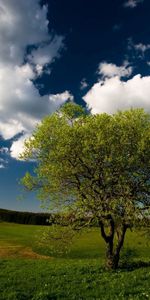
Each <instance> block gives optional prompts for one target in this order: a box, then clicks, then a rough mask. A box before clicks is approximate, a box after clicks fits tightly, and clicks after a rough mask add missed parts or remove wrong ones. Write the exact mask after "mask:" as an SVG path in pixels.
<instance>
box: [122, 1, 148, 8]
mask: <svg viewBox="0 0 150 300" xmlns="http://www.w3.org/2000/svg"><path fill="white" fill-rule="evenodd" d="M143 1H144V0H128V1H126V2H125V3H124V7H129V8H135V7H137V5H138V4H140V3H142V2H143Z"/></svg>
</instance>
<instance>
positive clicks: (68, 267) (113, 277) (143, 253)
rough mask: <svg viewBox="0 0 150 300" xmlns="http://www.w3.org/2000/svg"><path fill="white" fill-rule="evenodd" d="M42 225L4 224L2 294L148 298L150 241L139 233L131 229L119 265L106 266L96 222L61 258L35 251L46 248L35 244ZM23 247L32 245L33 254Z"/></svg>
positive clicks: (0, 228)
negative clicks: (46, 257)
mask: <svg viewBox="0 0 150 300" xmlns="http://www.w3.org/2000/svg"><path fill="white" fill-rule="evenodd" d="M41 230H43V227H42V226H31V225H18V224H10V223H9V224H8V223H1V224H0V249H2V251H1V253H2V256H3V257H2V256H1V259H0V300H24V299H25V300H48V299H53V300H55V299H68V300H71V299H76V300H80V299H85V300H86V299H91V300H92V299H110V300H114V299H117V300H118V299H130V300H131V299H138V300H141V299H150V287H149V282H150V264H149V263H150V260H149V245H148V242H147V240H146V239H145V237H144V236H143V235H142V234H141V233H139V232H133V233H132V232H129V233H128V235H127V237H126V241H125V249H124V250H123V252H124V253H123V254H124V255H123V260H122V264H121V267H120V268H119V269H118V271H116V272H107V271H106V270H105V269H104V266H103V262H104V251H105V245H104V243H103V240H102V239H101V238H100V235H99V230H98V228H96V229H95V228H94V229H91V230H90V231H89V232H87V233H85V232H84V233H83V234H82V235H81V236H80V237H79V238H78V239H77V240H76V241H75V242H74V244H73V245H72V248H71V251H70V252H69V253H68V254H64V255H63V256H62V257H61V258H58V257H57V256H58V255H54V254H53V257H52V253H49V255H50V257H49V258H48V259H45V257H43V258H42V257H40V255H39V257H36V255H35V252H38V253H39V254H41V255H42V254H46V253H47V252H48V251H47V250H46V249H44V248H40V247H38V246H37V242H36V239H37V236H40V234H41ZM11 247H12V248H11ZM13 247H16V248H17V247H18V248H17V249H20V250H19V251H20V252H19V251H18V252H17V251H16V252H14V250H13V249H14V248H13ZM19 247H20V248H19ZM8 249H10V250H9V251H8ZM23 249H27V250H28V251H29V252H30V251H31V250H32V251H33V253H32V255H31V257H30V259H26V258H25V257H26V255H24V252H23ZM4 250H5V251H6V253H4ZM5 254H6V255H5ZM30 254H31V253H30ZM133 255H134V256H133ZM36 258H38V259H36Z"/></svg>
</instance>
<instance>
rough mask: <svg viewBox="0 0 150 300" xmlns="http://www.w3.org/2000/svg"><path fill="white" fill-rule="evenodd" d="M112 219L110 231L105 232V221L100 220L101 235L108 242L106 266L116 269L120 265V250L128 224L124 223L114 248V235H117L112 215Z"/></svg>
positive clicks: (110, 218) (110, 219)
mask: <svg viewBox="0 0 150 300" xmlns="http://www.w3.org/2000/svg"><path fill="white" fill-rule="evenodd" d="M109 221H110V233H109V235H107V234H106V233H105V228H104V223H103V222H102V221H101V220H99V226H100V228H101V236H102V237H103V239H104V240H105V242H106V244H107V249H106V267H107V268H108V269H110V270H116V269H117V268H118V265H119V260H120V251H121V249H122V246H123V243H124V238H125V234H126V230H127V228H128V227H127V225H125V224H122V228H121V232H120V233H119V234H118V242H117V245H116V247H115V248H114V235H115V224H114V221H113V219H112V217H109Z"/></svg>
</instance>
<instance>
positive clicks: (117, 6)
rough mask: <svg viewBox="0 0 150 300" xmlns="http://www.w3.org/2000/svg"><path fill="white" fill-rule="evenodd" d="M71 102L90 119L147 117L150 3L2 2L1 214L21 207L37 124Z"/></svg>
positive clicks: (31, 205) (31, 203) (26, 204)
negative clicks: (28, 147) (24, 156)
mask: <svg viewBox="0 0 150 300" xmlns="http://www.w3.org/2000/svg"><path fill="white" fill-rule="evenodd" d="M68 99H71V100H74V101H75V102H77V103H79V104H81V105H87V106H88V107H89V108H90V109H91V111H92V113H93V114H95V113H102V112H107V113H109V114H111V113H115V112H116V111H117V110H123V109H128V108H130V107H144V108H145V110H146V111H150V1H149V0H113V1H112V0H95V1H91V0H72V1H70V0H63V1H60V0H43V1H39V0H26V1H24V0H0V188H1V189H0V190H1V193H0V207H1V208H9V209H15V210H28V211H29V210H30V211H38V210H39V209H40V208H39V202H38V201H37V200H36V197H35V195H32V194H27V195H26V198H25V199H24V200H18V198H20V196H21V190H20V187H19V185H18V181H19V179H20V178H21V177H22V176H23V174H24V173H25V171H26V170H32V168H33V167H34V166H33V163H25V162H22V161H20V160H19V158H18V155H19V153H20V152H21V151H22V149H23V142H24V140H25V139H26V138H28V137H29V136H30V135H31V133H32V131H33V129H34V128H35V126H36V124H37V123H39V122H40V120H41V119H42V118H43V117H44V116H45V115H47V114H51V113H52V112H54V111H55V110H56V109H57V108H58V107H59V106H60V105H62V104H63V103H65V101H67V100H68Z"/></svg>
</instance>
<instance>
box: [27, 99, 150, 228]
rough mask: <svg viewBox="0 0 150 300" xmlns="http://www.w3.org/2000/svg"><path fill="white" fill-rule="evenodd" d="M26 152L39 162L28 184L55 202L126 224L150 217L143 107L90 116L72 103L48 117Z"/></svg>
mask: <svg viewBox="0 0 150 300" xmlns="http://www.w3.org/2000/svg"><path fill="white" fill-rule="evenodd" d="M22 157H23V158H24V159H36V161H37V167H36V169H35V170H34V175H33V176H32V175H31V174H29V173H27V174H26V175H25V177H24V178H23V179H22V183H23V184H24V186H25V187H26V188H27V189H29V190H34V189H36V190H38V195H39V197H40V199H42V200H47V201H48V202H49V203H53V204H54V206H55V207H56V206H57V205H58V206H59V207H63V208H64V207H67V208H68V207H73V209H76V211H77V212H79V214H84V215H88V216H90V217H91V218H97V219H99V220H100V219H102V218H107V216H111V218H113V219H114V220H115V222H118V223H119V222H124V223H126V224H132V223H133V222H134V221H136V220H137V219H139V220H140V219H141V217H142V219H143V220H144V219H145V218H146V217H147V216H148V213H149V206H150V115H149V114H147V113H145V112H144V111H143V110H142V109H131V110H129V111H125V112H118V113H116V114H115V115H108V114H105V113H104V114H97V115H90V114H89V115H87V114H85V112H84V110H83V109H82V108H81V107H80V106H78V105H75V104H73V103H67V104H66V106H64V107H63V108H62V109H61V110H60V111H59V112H56V113H54V114H52V115H50V116H47V117H46V118H44V119H43V121H42V123H41V124H40V125H39V126H38V127H37V128H36V129H35V131H34V133H33V136H32V138H30V139H29V140H28V141H26V143H25V151H24V154H23V156H22Z"/></svg>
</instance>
